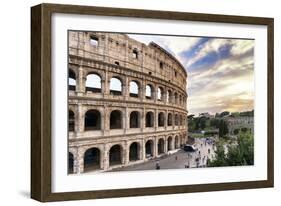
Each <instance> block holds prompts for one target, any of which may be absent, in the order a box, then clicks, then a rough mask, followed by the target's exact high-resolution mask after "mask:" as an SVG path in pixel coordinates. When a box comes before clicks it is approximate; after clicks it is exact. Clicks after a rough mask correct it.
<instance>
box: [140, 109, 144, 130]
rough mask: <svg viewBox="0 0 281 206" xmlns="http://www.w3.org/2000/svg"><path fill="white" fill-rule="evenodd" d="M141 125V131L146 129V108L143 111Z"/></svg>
mask: <svg viewBox="0 0 281 206" xmlns="http://www.w3.org/2000/svg"><path fill="white" fill-rule="evenodd" d="M140 126H141V132H143V131H144V129H145V108H143V109H142V112H141V122H140Z"/></svg>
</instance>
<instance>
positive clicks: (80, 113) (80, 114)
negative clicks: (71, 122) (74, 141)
mask: <svg viewBox="0 0 281 206" xmlns="http://www.w3.org/2000/svg"><path fill="white" fill-rule="evenodd" d="M76 116H77V118H76V121H77V130H76V131H77V133H78V134H79V133H82V132H84V130H85V121H84V119H85V114H84V108H83V105H82V104H81V103H78V105H77V115H76Z"/></svg>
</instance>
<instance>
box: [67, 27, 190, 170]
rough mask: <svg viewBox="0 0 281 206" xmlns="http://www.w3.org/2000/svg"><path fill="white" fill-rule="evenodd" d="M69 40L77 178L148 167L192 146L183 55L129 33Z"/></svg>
mask: <svg viewBox="0 0 281 206" xmlns="http://www.w3.org/2000/svg"><path fill="white" fill-rule="evenodd" d="M68 35H69V55H68V62H69V171H70V173H72V172H73V173H83V172H86V171H107V170H111V169H113V168H117V167H123V166H128V165H131V164H137V163H141V162H144V161H148V160H150V159H153V158H156V157H159V156H161V155H164V154H166V153H167V152H168V151H169V150H173V149H177V148H179V147H180V145H182V144H184V143H185V142H186V141H187V108H186V101H187V93H186V84H187V73H186V71H185V69H184V67H183V66H182V65H181V63H180V62H179V61H178V60H177V59H176V58H175V57H173V56H172V55H171V54H170V53H168V52H167V51H165V50H164V49H163V48H161V47H160V46H159V45H157V44H155V43H153V42H152V43H150V44H149V45H145V44H143V43H140V42H138V41H136V40H134V39H132V38H129V37H128V36H127V35H125V34H117V33H97V32H78V31H69V34H68ZM90 77H91V78H90ZM92 77H93V78H92ZM93 79H94V80H95V82H91V81H93ZM113 80H114V81H116V82H117V83H119V82H120V89H118V86H119V85H118V84H117V83H116V85H117V88H113V82H114V81H113ZM132 82H134V83H132ZM133 84H134V85H133ZM116 85H115V86H116ZM133 86H134V88H135V91H133V89H132V88H131V87H133Z"/></svg>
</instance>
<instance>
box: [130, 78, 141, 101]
mask: <svg viewBox="0 0 281 206" xmlns="http://www.w3.org/2000/svg"><path fill="white" fill-rule="evenodd" d="M130 97H136V98H137V97H139V85H138V83H137V82H136V81H131V82H130Z"/></svg>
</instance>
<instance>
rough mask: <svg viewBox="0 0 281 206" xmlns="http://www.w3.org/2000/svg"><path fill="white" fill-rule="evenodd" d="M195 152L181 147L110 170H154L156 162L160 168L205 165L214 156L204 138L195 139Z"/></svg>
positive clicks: (209, 144)
mask: <svg viewBox="0 0 281 206" xmlns="http://www.w3.org/2000/svg"><path fill="white" fill-rule="evenodd" d="M195 147H196V148H198V151H196V152H186V151H184V150H183V149H180V150H174V151H171V153H172V154H170V155H166V156H163V157H160V158H157V159H153V160H150V161H147V162H145V163H140V164H136V165H131V166H128V167H123V168H118V169H114V170H112V171H136V170H155V169H156V163H157V162H158V164H159V166H160V169H183V168H187V167H191V168H195V167H205V166H206V163H207V159H208V158H209V159H213V158H214V149H215V147H214V146H213V143H212V142H208V141H207V139H206V138H200V139H199V138H198V139H196V140H195Z"/></svg>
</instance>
